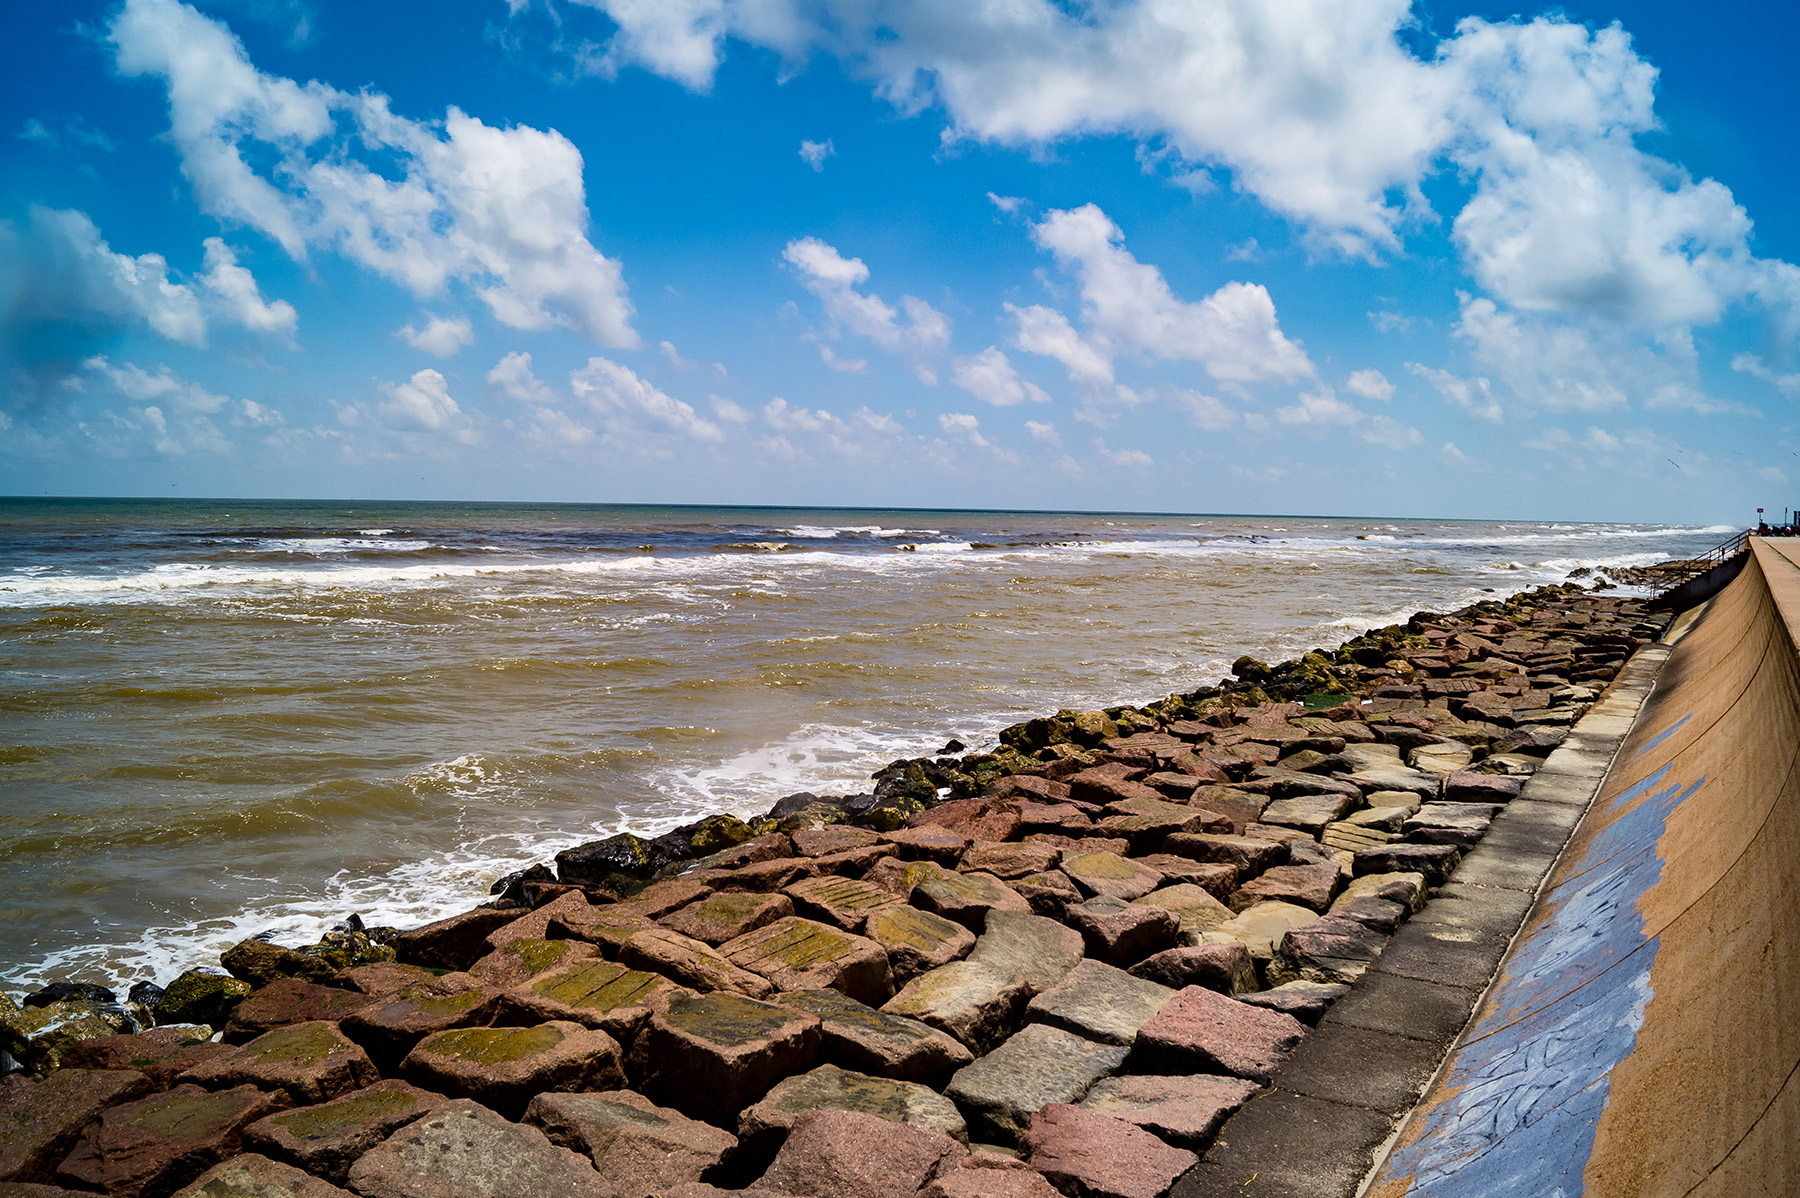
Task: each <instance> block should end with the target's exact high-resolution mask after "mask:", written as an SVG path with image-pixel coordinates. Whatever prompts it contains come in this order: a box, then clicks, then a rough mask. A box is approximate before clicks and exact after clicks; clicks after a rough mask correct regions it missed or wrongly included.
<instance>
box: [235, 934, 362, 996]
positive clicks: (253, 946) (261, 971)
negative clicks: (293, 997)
mask: <svg viewBox="0 0 1800 1198" xmlns="http://www.w3.org/2000/svg"><path fill="white" fill-rule="evenodd" d="M219 964H221V965H223V966H224V967H225V969H226V971H227V972H229V973H230V974H231V976H232V977H234V978H237V979H238V980H239V981H244V982H249V983H250V984H251V985H252V986H254V987H256V988H257V989H261V988H262V987H264V986H267V985H268V984H269V983H271V982H276V981H280V980H281V979H282V978H300V979H301V980H303V981H308V982H322V981H325V980H326V979H327V978H330V977H331V976H332V975H334V974H336V973H337V970H336V969H335V968H333V967H332V966H331V965H329V964H327V963H326V962H324V961H322V960H320V959H319V958H317V957H311V956H308V955H306V954H305V953H302V952H298V951H296V950H294V949H291V948H283V947H282V946H281V945H279V944H271V943H269V942H268V941H266V940H254V939H253V940H241V941H239V942H238V943H237V944H234V945H233V946H232V947H230V948H228V949H226V950H225V952H224V953H222V954H221V955H220V957H219Z"/></svg>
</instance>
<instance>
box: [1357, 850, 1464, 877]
mask: <svg viewBox="0 0 1800 1198" xmlns="http://www.w3.org/2000/svg"><path fill="white" fill-rule="evenodd" d="M1461 859H1462V850H1461V849H1459V848H1458V847H1457V846H1455V845H1452V844H1388V845H1383V846H1382V847H1381V848H1378V849H1364V850H1363V851H1362V852H1360V853H1358V854H1356V873H1357V875H1358V876H1359V877H1360V876H1361V875H1363V874H1392V873H1413V874H1420V875H1422V876H1423V877H1424V878H1425V881H1426V882H1427V883H1428V884H1429V885H1432V886H1442V885H1443V884H1444V883H1445V882H1448V881H1449V880H1450V874H1451V871H1452V870H1454V869H1455V868H1456V863H1457V862H1458V861H1459V860H1461Z"/></svg>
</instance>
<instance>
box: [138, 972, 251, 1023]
mask: <svg viewBox="0 0 1800 1198" xmlns="http://www.w3.org/2000/svg"><path fill="white" fill-rule="evenodd" d="M252 989H254V987H252V986H251V985H250V983H249V982H245V981H241V980H240V979H238V978H234V977H225V976H222V975H220V974H216V973H202V972H201V971H200V970H198V969H190V970H188V971H187V972H186V973H184V974H182V975H181V976H180V977H178V978H176V979H175V980H174V981H172V982H170V983H169V985H168V988H167V989H165V990H164V991H163V994H162V997H161V998H160V999H158V1000H157V1003H156V1022H158V1023H205V1024H210V1025H212V1026H213V1027H224V1026H225V1025H226V1024H227V1023H229V1022H230V1021H231V1013H232V1012H233V1011H235V1010H237V1005H238V1004H239V1003H240V1002H243V1001H244V999H246V998H248V997H249V996H250V991H251V990H252Z"/></svg>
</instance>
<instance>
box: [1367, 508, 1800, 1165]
mask: <svg viewBox="0 0 1800 1198" xmlns="http://www.w3.org/2000/svg"><path fill="white" fill-rule="evenodd" d="M1797 1069H1800V545H1794V544H1792V543H1787V542H1768V541H1761V540H1753V541H1752V543H1751V554H1750V557H1749V560H1748V561H1747V562H1746V564H1745V566H1744V568H1743V571H1742V573H1741V574H1740V575H1739V576H1738V577H1737V579H1736V580H1735V581H1734V582H1732V583H1731V585H1730V586H1729V587H1727V588H1726V589H1725V590H1724V591H1723V592H1721V593H1720V594H1719V595H1718V596H1717V597H1716V598H1714V599H1713V600H1712V601H1711V603H1710V604H1709V605H1708V606H1707V607H1706V608H1705V609H1704V610H1703V611H1702V612H1701V613H1700V614H1699V616H1698V618H1697V619H1696V620H1694V622H1693V623H1692V624H1691V626H1690V627H1689V628H1688V629H1687V630H1686V631H1685V633H1684V634H1683V635H1682V636H1681V639H1680V640H1679V642H1678V643H1677V644H1676V645H1675V646H1674V649H1673V652H1672V654H1671V656H1670V657H1669V660H1668V662H1667V664H1666V666H1665V667H1664V668H1663V671H1662V673H1661V676H1660V678H1659V680H1658V683H1657V686H1656V689H1655V692H1654V693H1653V694H1652V695H1651V697H1650V699H1649V700H1648V702H1647V703H1646V704H1645V706H1644V708H1643V710H1642V712H1641V714H1640V715H1639V717H1638V720H1637V722H1636V725H1635V727H1634V728H1633V730H1632V732H1631V734H1630V735H1629V737H1628V738H1627V739H1626V742H1625V744H1624V746H1623V748H1622V750H1621V751H1620V753H1619V755H1618V757H1617V759H1616V761H1615V762H1614V764H1613V767H1612V769H1611V771H1610V773H1609V774H1608V776H1607V778H1606V781H1605V783H1604V785H1603V786H1602V788H1601V790H1600V793H1599V794H1598V796H1597V797H1596V799H1595V801H1594V804H1593V806H1592V807H1591V808H1590V809H1589V811H1588V813H1587V815H1586V817H1585V819H1584V820H1583V821H1582V823H1581V825H1580V827H1578V828H1577V829H1576V831H1575V834H1574V836H1573V837H1572V838H1571V840H1570V842H1569V846H1568V849H1567V851H1566V852H1565V853H1564V855H1563V857H1562V859H1561V860H1560V862H1559V863H1558V864H1557V866H1556V868H1555V869H1554V870H1553V871H1552V873H1551V875H1550V877H1549V880H1548V881H1547V883H1546V884H1545V887H1544V889H1543V891H1542V892H1541V894H1540V897H1539V900H1538V903H1537V905H1536V907H1535V908H1534V910H1533V911H1532V914H1531V916H1530V918H1529V919H1528V920H1527V922H1526V924H1525V926H1524V928H1523V930H1522V932H1521V934H1520V936H1519V938H1518V939H1517V940H1516V941H1515V943H1514V945H1513V947H1512V949H1511V951H1510V953H1509V954H1508V956H1507V957H1506V959H1505V961H1504V962H1503V964H1502V966H1501V969H1500V972H1499V974H1498V976H1497V977H1496V979H1495V981H1494V983H1493V985H1492V987H1491V988H1490V989H1489V991H1488V993H1487V994H1486V995H1485V997H1484V998H1483V1000H1482V1002H1481V1004H1480V1006H1479V1007H1478V1008H1477V1010H1476V1013H1475V1018H1474V1019H1473V1021H1472V1022H1471V1023H1470V1024H1469V1026H1468V1028H1467V1030H1466V1031H1465V1032H1464V1034H1463V1037H1462V1039H1461V1040H1460V1041H1459V1043H1458V1045H1457V1047H1456V1049H1455V1050H1454V1051H1453V1053H1452V1054H1451V1056H1450V1057H1449V1059H1448V1060H1447V1061H1446V1063H1445V1065H1444V1067H1443V1069H1442V1071H1441V1072H1440V1073H1439V1075H1438V1077H1437V1078H1436V1080H1435V1081H1434V1083H1433V1084H1432V1086H1431V1087H1430V1088H1429V1089H1428V1090H1427V1092H1426V1094H1425V1096H1424V1098H1423V1099H1422V1100H1421V1102H1420V1104H1419V1106H1418V1108H1417V1109H1416V1110H1415V1112H1414V1113H1413V1115H1412V1117H1411V1118H1410V1119H1409V1121H1408V1122H1407V1123H1406V1125H1405V1126H1404V1127H1403V1128H1402V1130H1401V1133H1400V1135H1399V1137H1398V1139H1397V1141H1396V1143H1395V1146H1394V1148H1393V1150H1392V1152H1391V1154H1390V1155H1389V1157H1388V1159H1387V1161H1386V1162H1385V1163H1384V1164H1383V1165H1382V1166H1381V1168H1380V1169H1379V1170H1378V1171H1377V1173H1376V1175H1375V1177H1374V1179H1373V1182H1372V1184H1371V1185H1370V1187H1369V1189H1368V1191H1367V1192H1368V1193H1370V1194H1372V1195H1378V1196H1379V1198H1398V1196H1399V1195H1403V1194H1406V1195H1488V1194H1494V1195H1513V1194H1518V1195H1540V1194H1541V1195H1549V1194H1566V1195H1575V1194H1581V1193H1584V1192H1585V1193H1589V1194H1596V1195H1607V1196H1609V1198H1610V1196H1613V1195H1690V1194H1693V1195H1713V1194H1717V1195H1743V1194H1787V1193H1794V1192H1796V1189H1797V1188H1800V1182H1796V1180H1795V1179H1796V1178H1797V1177H1800V1085H1797V1084H1796V1071H1797Z"/></svg>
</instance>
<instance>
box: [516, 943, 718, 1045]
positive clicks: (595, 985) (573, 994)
mask: <svg viewBox="0 0 1800 1198" xmlns="http://www.w3.org/2000/svg"><path fill="white" fill-rule="evenodd" d="M676 993H685V991H682V990H681V988H680V987H679V986H677V985H675V983H673V982H671V981H669V980H668V979H667V978H665V977H663V976H662V975H661V974H659V973H646V972H644V971H642V970H637V969H627V968H626V967H625V966H623V965H619V964H616V963H614V962H612V961H601V960H598V959H591V958H590V959H588V960H583V961H573V962H571V963H569V964H568V965H564V966H562V967H561V968H559V969H553V970H551V971H550V972H548V973H546V974H543V975H542V976H540V977H536V978H533V979H532V980H530V981H529V982H526V983H525V984H524V985H522V986H518V987H515V988H514V989H512V990H509V991H507V992H506V995H505V997H503V998H502V999H501V1011H502V1018H504V1019H505V1020H506V1021H507V1022H509V1023H520V1024H526V1025H530V1024H535V1023H547V1022H550V1021H553V1020H564V1021H566V1022H569V1023H579V1024H581V1025H582V1026H583V1027H591V1028H594V1029H596V1030H598V1031H602V1032H605V1033H606V1034H607V1035H609V1036H611V1037H613V1039H615V1040H618V1041H619V1042H620V1043H621V1044H626V1043H629V1042H630V1041H631V1039H632V1038H633V1037H634V1036H636V1035H637V1031H638V1028H640V1027H642V1026H643V1023H644V1020H646V1019H648V1018H650V1011H651V1008H652V1007H653V1006H654V1005H655V1004H656V1003H657V1001H658V1000H659V999H661V998H666V997H667V996H669V995H671V994H676Z"/></svg>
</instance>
